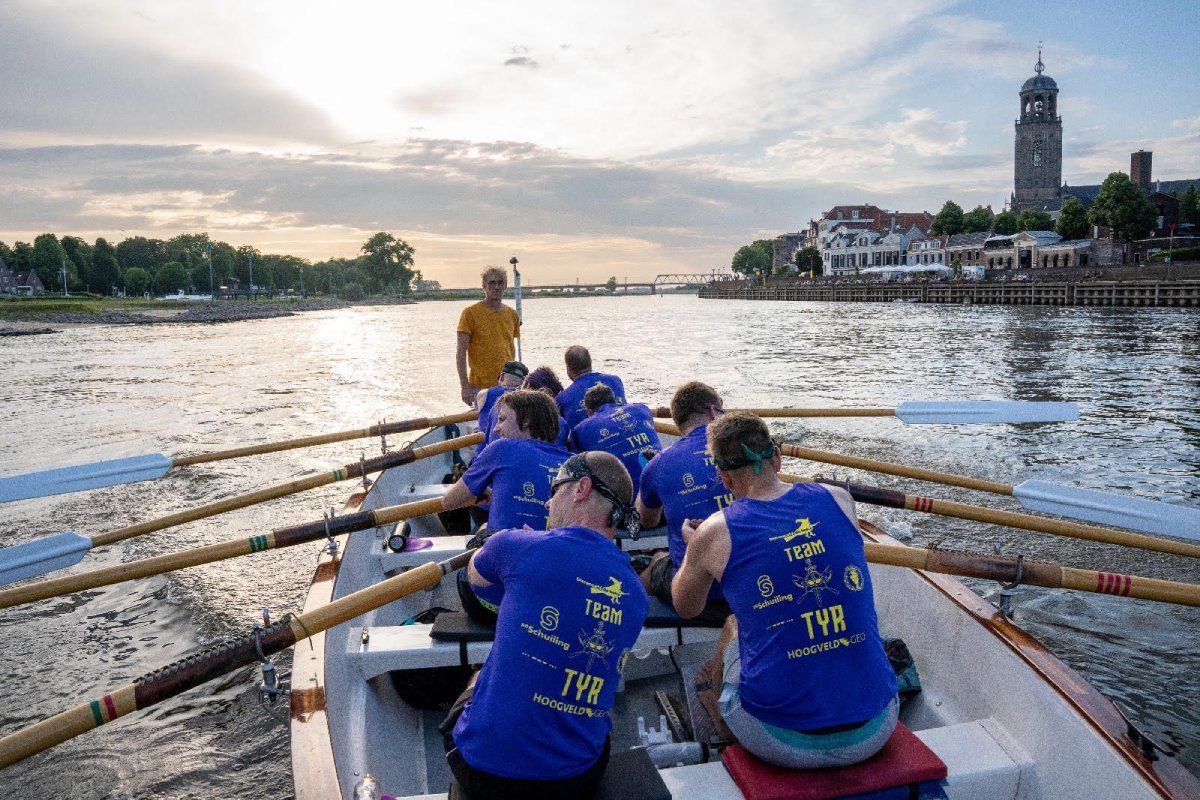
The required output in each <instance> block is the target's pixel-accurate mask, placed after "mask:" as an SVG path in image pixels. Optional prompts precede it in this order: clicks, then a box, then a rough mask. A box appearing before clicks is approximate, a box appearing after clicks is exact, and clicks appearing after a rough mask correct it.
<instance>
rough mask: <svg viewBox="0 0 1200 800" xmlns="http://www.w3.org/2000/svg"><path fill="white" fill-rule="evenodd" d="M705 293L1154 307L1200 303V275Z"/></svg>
mask: <svg viewBox="0 0 1200 800" xmlns="http://www.w3.org/2000/svg"><path fill="white" fill-rule="evenodd" d="M700 297H702V298H708V299H721V300H808V301H826V302H852V303H887V302H893V301H897V300H899V301H909V302H917V303H954V304H959V305H963V304H966V305H1014V306H1022V305H1031V306H1154V307H1190V308H1200V278H1171V279H1163V278H1155V279H1149V280H1145V279H1143V280H1132V279H1123V280H1099V279H1095V278H1079V279H1055V280H1048V279H1036V278H1035V279H1031V280H1023V281H1006V280H974V281H968V280H955V281H929V282H915V283H882V282H863V283H858V282H854V281H840V282H809V281H789V282H782V281H780V282H774V281H772V282H769V283H768V284H767V285H766V286H761V285H759V286H755V285H751V284H749V283H747V282H744V281H728V282H723V283H711V284H709V285H707V286H705V287H702V288H701V289H700Z"/></svg>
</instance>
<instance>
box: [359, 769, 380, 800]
mask: <svg viewBox="0 0 1200 800" xmlns="http://www.w3.org/2000/svg"><path fill="white" fill-rule="evenodd" d="M353 797H354V800H379V781H377V780H375V776H373V775H372V774H371V773H369V772H368V773H367V774H366V775H363V776H362V779H361V780H360V781H359V782H358V783H356V784H354V795H353Z"/></svg>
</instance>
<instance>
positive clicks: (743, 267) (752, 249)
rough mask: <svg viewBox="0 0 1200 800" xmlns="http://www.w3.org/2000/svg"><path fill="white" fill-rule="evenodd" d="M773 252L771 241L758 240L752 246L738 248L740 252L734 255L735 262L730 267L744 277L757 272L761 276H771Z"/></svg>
mask: <svg viewBox="0 0 1200 800" xmlns="http://www.w3.org/2000/svg"><path fill="white" fill-rule="evenodd" d="M772 250H773V248H772V246H771V242H770V240H769V239H756V240H755V241H753V242H751V243H750V244H748V245H743V246H742V247H740V248H738V251H737V252H736V253H734V254H733V262H732V263H731V265H730V266H731V267H732V268H733V271H734V272H740V273H742V274H743V275H753V274H755V273H756V272H757V273H758V274H760V275H769V274H770V273H771V261H772V260H773V252H772Z"/></svg>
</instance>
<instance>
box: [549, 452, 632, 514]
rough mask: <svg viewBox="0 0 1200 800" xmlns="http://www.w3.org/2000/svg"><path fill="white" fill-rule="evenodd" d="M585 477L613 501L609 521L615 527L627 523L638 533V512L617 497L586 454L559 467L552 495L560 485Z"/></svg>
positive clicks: (551, 487)
mask: <svg viewBox="0 0 1200 800" xmlns="http://www.w3.org/2000/svg"><path fill="white" fill-rule="evenodd" d="M584 478H591V481H592V488H593V489H595V490H596V492H597V493H598V494H599V495H600V496H601V497H603V498H604V499H605V500H607V501H608V502H610V503H612V507H613V510H612V513H611V514H609V517H608V519H609V523H610V524H611V525H612V526H613V527H620V525H621V523H623V522H624V523H627V525H626V528H627V530H629V531H630V533H636V532H637V530H638V528H639V526H638V524H637V519H638V518H637V514H635V513H634V512H633V509H632V508H631V507H630V506H627V505H626V504H625V502H624V501H623V500H621V498H619V497H617V493H616V492H614V491H613V490H612V488H611V487H610V486H609V485H608V484H607V483H605V482H604V481H603V480H602V479H601V478H600V477H599V476H597V475H596V473H595V472H593V471H592V468H591V467H590V466H589V465H588V463H587V458H586V457H585V456H584V454H582V453H580V454H579V455H574V456H571V457H570V458H568V459H567V460H566V461H564V462H563V465H562V466H561V467H559V469H558V476H557V477H555V479H554V480H553V481H551V482H550V496H551V497H554V495H555V494H556V493H557V492H558V488H559V487H560V486H565V485H567V484H568V483H575V482H577V481H580V480H583V479H584Z"/></svg>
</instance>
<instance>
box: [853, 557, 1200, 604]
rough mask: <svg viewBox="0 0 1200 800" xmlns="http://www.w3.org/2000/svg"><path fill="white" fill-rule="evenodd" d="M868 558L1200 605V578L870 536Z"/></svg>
mask: <svg viewBox="0 0 1200 800" xmlns="http://www.w3.org/2000/svg"><path fill="white" fill-rule="evenodd" d="M863 545H864V547H865V548H866V551H867V561H870V562H871V563H872V564H889V565H891V566H894V567H908V568H910V569H922V570H925V571H927V572H941V573H944V574H947V575H960V576H963V577H967V578H989V579H991V580H996V581H1003V582H1004V583H1027V584H1030V585H1032V586H1047V587H1050V588H1052V589H1073V590H1075V591H1079V592H1092V593H1095V594H1112V595H1117V596H1119V597H1133V598H1137V599H1139V600H1157V601H1158V602H1160V603H1174V604H1176V605H1181V606H1200V584H1195V583H1182V582H1180V581H1164V580H1161V579H1159V578H1143V577H1141V576H1139V575H1125V574H1121V573H1116V572H1097V571H1095V570H1090V569H1078V568H1077V567H1065V566H1063V565H1061V564H1054V563H1052V562H1047V561H1029V560H1026V559H1020V562H1019V563H1018V560H1017V559H1015V558H1002V557H1000V556H983V555H977V554H975V553H962V552H956V551H949V550H935V549H932V548H925V547H905V546H903V545H887V544H878V543H876V542H864V543H863Z"/></svg>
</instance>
